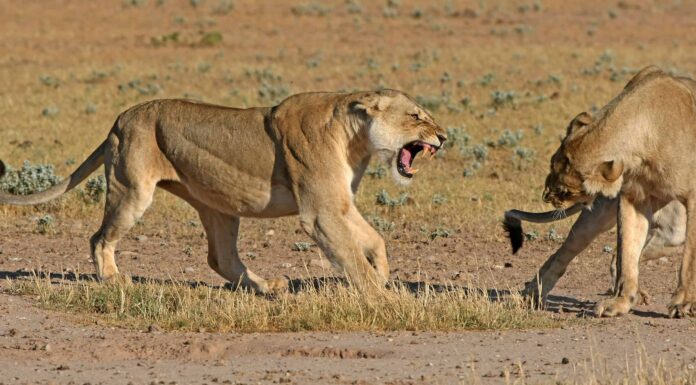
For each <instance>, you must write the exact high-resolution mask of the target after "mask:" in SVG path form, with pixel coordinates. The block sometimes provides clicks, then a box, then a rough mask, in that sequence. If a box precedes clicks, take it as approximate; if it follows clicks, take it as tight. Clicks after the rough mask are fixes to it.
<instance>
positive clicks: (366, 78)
mask: <svg viewBox="0 0 696 385" xmlns="http://www.w3.org/2000/svg"><path fill="white" fill-rule="evenodd" d="M229 4H232V2H226V1H220V2H218V1H213V0H207V1H188V0H187V1H183V0H181V1H174V0H172V1H169V0H166V1H155V0H150V1H142V0H141V1H135V0H133V1H113V2H110V3H108V4H107V3H104V2H90V1H78V0H66V1H56V2H50V3H48V2H44V1H37V0H28V1H22V2H12V3H8V2H6V3H4V4H2V6H1V7H0V9H2V11H0V53H1V54H0V84H2V85H3V86H2V87H1V88H2V89H0V136H2V138H3V139H2V140H0V159H3V160H6V161H7V162H8V163H10V164H12V165H14V166H19V165H21V161H22V160H24V159H29V160H31V161H32V162H43V163H51V164H54V165H55V166H56V169H57V172H58V173H59V174H61V175H66V174H67V173H69V172H70V171H71V170H72V168H73V167H75V166H74V164H73V163H74V162H72V161H71V160H77V162H78V163H79V162H80V161H81V160H82V159H83V157H84V156H86V155H87V154H88V153H89V152H91V150H92V149H93V148H94V147H95V146H96V144H97V143H99V142H101V141H102V140H103V137H104V135H105V134H106V132H107V130H108V129H109V127H110V124H111V123H112V122H113V119H114V118H115V117H116V115H117V114H118V113H119V112H120V111H122V110H123V109H125V108H126V107H127V106H130V105H132V104H135V103H137V102H140V101H143V100H147V99H153V98H160V97H190V98H201V99H205V100H206V101H211V102H215V103H221V104H227V105H236V106H249V105H256V104H261V103H262V104H269V103H272V102H273V95H276V93H279V94H282V93H283V92H284V91H283V90H284V87H287V88H288V91H289V92H301V91H310V90H338V89H353V88H362V89H369V88H377V87H378V86H388V87H392V88H398V89H404V90H406V91H408V92H410V93H412V94H414V95H424V96H433V95H438V97H439V96H441V97H442V98H445V97H446V99H448V100H450V101H446V102H443V103H444V104H443V105H442V106H439V107H437V106H433V107H432V108H433V109H436V111H434V115H435V116H436V118H437V119H438V121H439V122H441V124H443V125H444V126H448V127H449V126H460V125H463V126H465V127H466V130H467V132H468V133H469V134H470V135H471V137H472V141H481V142H482V143H483V141H484V140H485V139H487V138H491V137H497V136H498V135H500V133H501V130H502V129H503V128H505V127H510V128H517V127H519V128H520V129H521V130H523V131H524V132H525V139H524V140H525V141H524V142H523V144H524V145H525V146H528V147H529V148H531V149H532V150H534V152H535V154H536V155H535V157H533V158H532V159H531V160H529V161H527V163H524V162H523V163H519V162H518V161H517V160H516V161H511V156H514V155H513V154H514V153H513V152H511V151H513V150H511V149H507V148H501V146H495V145H494V146H490V150H489V151H490V155H489V158H488V159H487V160H486V163H485V164H484V166H483V168H482V169H481V170H480V171H478V172H477V173H476V175H474V176H472V177H466V178H465V177H463V176H462V174H463V171H464V168H465V167H467V166H468V164H469V163H470V159H463V158H458V157H457V156H456V154H455V151H452V152H450V153H449V154H448V155H446V156H445V157H443V159H440V160H438V161H436V162H434V163H433V164H431V165H428V166H424V168H423V170H422V171H421V173H420V174H419V175H418V176H417V178H416V180H415V181H414V183H413V186H412V187H411V188H410V189H408V190H407V191H408V192H409V194H410V196H411V197H412V199H413V200H414V201H413V202H412V203H409V204H408V205H407V206H405V207H402V208H397V209H394V210H387V209H384V208H382V207H378V206H376V205H375V203H374V196H375V194H376V193H377V192H378V191H380V190H381V189H383V188H384V189H390V190H389V191H390V192H391V193H393V194H395V191H400V190H395V187H389V186H391V185H390V182H389V181H388V180H387V179H386V178H385V179H384V180H381V179H369V178H366V181H365V182H364V184H363V186H361V194H360V195H359V196H358V203H359V207H360V208H361V210H362V211H363V212H365V213H368V214H378V215H380V216H382V217H384V218H386V219H387V220H389V221H393V222H394V223H395V229H393V230H390V231H388V232H385V234H384V236H385V239H386V240H387V245H388V248H389V253H390V264H391V274H392V278H393V279H400V280H405V281H410V282H415V281H422V280H426V279H427V280H430V281H432V282H440V283H442V282H451V283H454V284H458V285H472V286H474V287H481V288H486V289H498V290H507V289H513V290H516V289H519V288H521V287H522V284H523V283H524V282H525V281H527V280H528V279H530V278H531V277H532V276H533V274H534V273H535V272H536V270H537V269H538V267H539V266H540V265H541V264H542V263H543V262H544V260H545V259H546V258H547V257H548V255H550V254H551V253H552V252H553V251H554V250H555V249H556V248H557V247H558V246H559V245H560V242H561V240H554V239H553V238H554V237H545V236H544V234H546V233H547V231H548V230H549V227H548V226H545V227H542V226H536V227H534V226H530V227H529V229H534V230H535V231H537V232H539V234H540V236H539V238H538V239H536V240H534V241H530V242H527V244H526V246H525V248H524V249H523V250H522V251H521V252H520V254H519V255H517V256H512V255H510V252H509V245H508V244H507V241H506V239H505V237H504V234H503V232H502V230H501V227H500V223H499V221H500V217H501V215H502V212H503V210H505V209H508V208H512V207H520V208H526V209H541V208H544V206H543V205H542V203H541V202H540V199H539V195H540V190H541V186H542V184H543V178H544V175H545V173H546V170H547V167H548V166H547V159H548V157H549V156H550V154H551V153H552V151H553V149H554V148H555V146H557V143H558V142H557V139H556V138H557V137H558V136H559V135H560V134H561V133H562V132H563V130H564V127H565V125H566V123H567V121H568V119H569V118H571V117H572V116H574V115H575V114H577V113H578V112H580V111H582V110H583V109H590V110H591V109H592V108H593V107H598V106H600V107H601V105H603V103H606V101H607V100H609V98H610V97H611V96H612V95H614V94H616V93H618V92H619V91H620V89H621V87H622V86H623V84H624V83H625V81H626V80H628V77H627V76H629V75H627V74H630V73H631V71H632V70H633V69H635V68H640V67H642V66H644V65H647V64H651V63H654V64H657V65H660V66H662V67H663V68H666V69H669V70H671V71H674V72H676V73H680V74H687V75H688V74H690V73H691V72H690V71H691V70H692V69H693V68H694V66H696V54H694V52H696V51H695V50H694V49H695V48H696V35H694V34H693V31H694V27H695V24H696V6H695V5H694V4H692V3H691V2H687V1H685V2H658V1H654V2H652V1H619V2H604V1H583V2H567V1H563V0H558V1H543V2H540V1H536V2H534V1H529V2H525V1H509V2H491V4H488V2H485V1H477V2H473V1H472V2H466V1H451V2H450V1H444V2H442V4H440V3H437V4H435V3H433V2H417V1H406V0H404V1H393V2H392V1H390V2H387V1H384V2H367V1H364V2H363V3H362V5H360V11H356V9H357V8H355V7H354V6H353V5H352V4H360V2H343V1H332V2H328V3H323V2H301V3H292V2H284V1H269V2H265V1H264V2H255V1H242V0H240V1H235V2H234V3H233V4H234V6H233V7H231V8H230V6H229ZM394 13H396V15H394ZM211 31H219V32H220V33H221V35H222V42H213V43H210V44H211V45H212V46H209V45H208V43H201V41H203V38H204V37H205V36H206V34H208V33H210V32H211ZM174 32H179V34H178V35H177V36H178V37H176V39H175V38H173V37H171V36H172V35H171V34H172V33H174ZM165 36H169V37H168V38H167V37H165ZM168 39H169V40H168ZM174 40H176V41H174ZM606 63H609V64H606ZM265 69H271V70H272V71H275V72H273V73H275V74H276V75H277V76H276V75H273V74H271V75H268V74H267V73H266V72H263V71H264V70H265ZM624 69H625V71H624ZM259 71H260V72H262V73H264V74H266V75H258V76H261V78H262V80H258V79H257V78H256V76H257V75H256V74H258V73H260V72H259ZM593 71H594V72H593ZM249 74H251V75H249ZM445 74H446V76H445ZM488 74H495V76H490V77H489V76H488ZM281 75H282V76H281ZM281 78H282V80H279V79H281ZM458 79H461V81H462V84H461V85H458V82H457V80H458ZM484 79H488V80H485V81H484ZM490 79H494V80H490ZM540 79H541V80H540ZM548 79H560V80H552V81H550V80H548ZM136 80H137V81H136ZM537 80H539V81H540V82H537ZM488 81H491V82H493V85H492V86H490V85H486V84H484V83H485V82H488ZM268 82H270V83H271V86H272V87H271V88H268V84H267V83H268ZM273 87H275V88H273ZM491 87H493V88H491ZM494 90H517V95H520V96H519V97H520V98H521V99H520V101H519V102H518V103H514V106H513V107H504V108H503V107H496V106H495V105H494V104H491V102H489V99H490V95H491V93H492V91H494ZM269 94H270V95H271V97H269V96H268V95H269ZM537 97H539V98H538V100H540V101H539V102H537V101H536V100H537ZM465 98H468V99H467V100H471V104H468V102H467V103H464V102H460V101H463V100H464V99H465ZM438 100H440V99H438ZM443 100H444V99H443ZM529 100H534V101H533V102H532V101H529ZM452 101H454V102H452ZM51 108H54V109H51ZM540 125H543V127H544V131H543V133H542V131H541V130H537V129H535V127H539V126H540ZM491 127H495V129H494V128H491ZM536 131H538V132H539V133H537V134H535V133H534V132H536ZM535 135H536V136H535ZM515 159H517V158H515ZM436 193H438V194H440V193H441V194H443V195H445V196H446V197H447V202H448V203H447V204H445V205H443V206H441V207H440V206H436V205H434V204H432V203H431V200H432V199H431V198H434V194H436ZM72 194H73V196H72V198H68V199H67V200H66V201H65V202H64V203H62V204H58V205H56V206H44V207H39V208H36V209H14V208H8V207H0V279H2V280H3V285H5V286H6V285H9V284H11V282H12V281H15V280H19V279H25V278H27V277H29V275H30V271H32V270H41V271H50V272H53V273H60V272H85V273H91V272H92V263H91V262H90V258H89V244H88V239H89V237H90V236H91V235H92V233H93V232H94V231H96V229H97V228H98V226H99V223H100V222H99V221H100V219H101V217H100V209H99V205H82V202H81V201H80V199H79V198H76V197H75V196H76V194H77V193H72ZM46 213H49V214H50V215H52V216H53V217H54V218H55V225H54V228H53V229H52V231H50V232H48V233H47V234H43V233H41V232H39V231H37V230H36V227H37V225H36V221H37V218H39V217H41V216H43V215H45V214H46ZM569 223H570V220H569V221H566V223H564V224H561V225H558V226H557V227H555V229H556V230H557V231H558V234H559V235H560V237H561V238H562V237H563V236H565V235H566V233H567V229H568V224H569ZM441 226H442V227H445V228H447V229H449V230H450V231H449V233H448V234H449V235H448V237H439V238H436V239H434V240H430V239H429V237H428V234H429V232H430V231H432V230H433V229H435V228H440V227H441ZM241 234H242V235H241V238H240V241H239V249H240V250H241V251H242V255H243V256H244V260H245V262H246V263H248V265H249V266H250V267H251V268H252V269H253V270H254V271H255V272H256V273H258V274H260V275H261V276H263V277H266V278H271V277H278V276H287V277H289V278H293V279H294V278H301V277H310V276H318V275H325V274H333V272H331V271H328V272H327V271H326V270H324V269H322V268H321V267H320V266H319V264H318V263H317V261H318V260H319V259H320V256H319V251H318V250H317V248H316V247H314V246H313V247H312V248H311V249H310V250H309V251H304V252H302V251H292V248H291V246H292V244H293V243H294V242H311V240H309V239H308V237H307V236H306V235H305V234H303V233H302V232H301V231H300V229H299V226H298V223H297V220H296V219H295V218H283V219H276V220H243V221H242V229H241ZM615 236H616V234H615V233H614V232H613V231H612V232H610V233H607V234H604V235H602V236H601V237H600V238H599V239H598V240H596V241H595V242H594V243H593V244H592V245H591V246H590V247H589V248H588V250H587V251H585V252H584V253H583V254H581V255H580V256H579V257H578V258H577V259H576V260H575V261H574V262H573V263H572V264H571V265H570V268H569V269H568V272H567V273H566V275H565V276H564V277H563V278H562V279H561V281H560V282H559V284H558V286H557V287H556V288H555V289H554V291H553V295H552V296H551V297H550V303H549V308H548V309H547V312H548V314H549V316H550V317H551V316H558V317H564V318H567V319H568V320H573V322H568V326H566V327H564V328H561V329H540V330H519V331H485V332H484V331H468V332H459V333H433V332H428V331H419V332H410V331H402V332H388V333H372V332H363V333H359V332H352V333H277V334H258V333H256V334H216V333H208V332H205V331H200V332H198V333H181V332H163V331H160V330H157V328H152V330H123V329H118V328H112V327H106V326H104V325H99V324H87V323H86V322H85V321H84V320H81V319H79V317H76V316H74V315H67V314H65V313H62V312H54V311H46V310H42V309H40V308H39V307H37V304H36V302H35V301H34V300H33V299H32V298H26V297H18V296H12V295H9V294H6V293H5V292H3V293H0V384H15V383H16V384H34V383H55V384H68V383H74V384H86V383H90V384H121V383H123V384H127V383H132V384H142V383H164V384H173V383H177V384H202V383H207V384H213V383H245V384H256V383H263V384H266V383H296V384H324V383H327V384H328V383H331V384H333V383H338V384H451V383H471V382H474V383H476V382H482V383H502V382H506V381H509V382H511V383H512V382H518V383H520V382H521V381H525V382H526V383H556V382H558V381H560V382H561V383H563V382H579V383H582V382H585V381H587V380H589V379H592V378H620V377H622V376H624V374H625V373H626V372H629V373H631V372H633V371H634V369H635V368H636V366H637V365H639V364H640V363H641V362H642V363H643V364H646V363H656V362H658V361H663V362H664V363H665V365H666V366H668V367H669V368H674V369H675V370H686V371H690V372H691V373H693V371H694V370H695V369H694V368H695V367H696V337H694V331H695V330H696V324H695V323H694V321H693V320H689V319H686V320H682V319H668V318H667V317H666V304H667V303H668V301H669V298H670V295H671V293H672V291H673V290H674V289H675V286H676V280H677V273H678V268H679V263H680V258H681V257H680V253H679V250H676V251H671V252H669V253H667V255H665V256H663V257H660V258H653V259H649V260H645V261H643V262H641V271H640V274H641V277H640V280H641V288H642V289H643V290H645V291H646V292H647V293H649V294H650V296H651V301H650V304H648V305H639V306H637V307H636V309H635V310H634V311H633V312H632V313H631V314H630V315H628V316H625V317H620V318H618V319H594V318H591V317H589V312H588V310H590V309H591V308H592V306H593V304H594V302H595V301H597V300H600V299H602V298H605V297H606V291H607V289H608V288H609V287H610V284H611V283H610V277H609V259H610V253H607V252H606V251H605V246H607V245H608V246H612V247H613V245H614V244H615ZM118 250H119V251H118V253H117V261H118V264H119V268H120V269H121V271H124V272H127V273H129V274H131V275H133V276H138V277H146V278H176V279H182V280H187V281H202V282H206V283H208V284H215V285H217V284H222V283H223V281H222V280H221V279H220V278H219V277H218V276H217V275H216V274H215V273H214V272H213V271H212V270H211V269H210V268H208V266H207V265H206V262H205V255H206V242H205V237H204V233H203V230H202V227H201V226H200V223H199V222H198V221H197V218H196V216H195V213H194V212H193V211H192V210H191V209H190V208H186V207H185V206H184V205H183V204H182V203H179V202H177V201H175V200H174V199H172V198H169V197H165V196H164V194H158V196H157V197H156V202H155V204H154V205H153V207H152V209H151V210H150V211H148V213H147V214H146V215H145V217H144V218H143V220H142V222H140V223H139V224H138V225H136V226H135V228H133V229H132V231H131V232H130V234H129V235H128V237H127V238H125V239H124V240H123V241H122V242H121V243H120V244H119V248H118ZM645 357H647V358H645ZM641 359H645V360H647V361H641Z"/></svg>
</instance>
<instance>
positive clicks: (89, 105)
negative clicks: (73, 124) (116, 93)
mask: <svg viewBox="0 0 696 385" xmlns="http://www.w3.org/2000/svg"><path fill="white" fill-rule="evenodd" d="M96 112H97V106H95V105H94V103H87V105H86V106H85V114H87V115H92V114H94V113H96Z"/></svg>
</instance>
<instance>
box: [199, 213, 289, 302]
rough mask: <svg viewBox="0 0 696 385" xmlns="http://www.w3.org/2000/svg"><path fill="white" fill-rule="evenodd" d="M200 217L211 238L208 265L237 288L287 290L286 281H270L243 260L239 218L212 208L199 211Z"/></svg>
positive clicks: (265, 291) (209, 239) (266, 290)
mask: <svg viewBox="0 0 696 385" xmlns="http://www.w3.org/2000/svg"><path fill="white" fill-rule="evenodd" d="M198 213H199V215H200V217H201V222H202V223H203V227H204V228H205V232H206V235H207V236H208V265H209V266H210V268H212V269H213V270H215V272H216V273H218V274H220V275H221V276H222V277H223V278H225V279H226V280H228V281H230V283H231V284H232V285H234V286H235V287H239V288H243V289H249V290H252V291H254V292H256V293H260V294H263V293H267V292H269V291H272V290H276V289H283V288H287V286H288V284H287V281H285V280H273V281H266V280H265V279H263V278H261V277H259V276H258V275H256V274H255V273H254V272H253V271H251V270H249V269H248V268H247V267H246V266H245V265H244V263H243V262H242V261H241V260H240V259H239V251H238V250H237V236H238V234H239V217H233V216H230V215H225V214H222V213H220V212H217V211H215V210H213V209H210V208H203V207H201V208H199V209H198Z"/></svg>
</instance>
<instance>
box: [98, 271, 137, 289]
mask: <svg viewBox="0 0 696 385" xmlns="http://www.w3.org/2000/svg"><path fill="white" fill-rule="evenodd" d="M101 281H102V282H104V283H106V284H108V285H117V286H127V285H132V284H133V279H132V278H131V277H130V276H129V275H126V274H121V273H118V272H117V273H113V274H111V275H109V276H107V277H103V278H102V279H101Z"/></svg>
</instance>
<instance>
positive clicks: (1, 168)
mask: <svg viewBox="0 0 696 385" xmlns="http://www.w3.org/2000/svg"><path fill="white" fill-rule="evenodd" d="M6 172H7V166H5V162H3V161H1V160H0V178H2V177H3V176H5V173H6Z"/></svg>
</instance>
